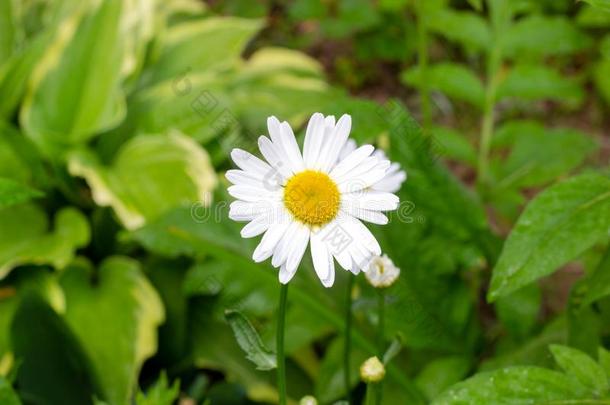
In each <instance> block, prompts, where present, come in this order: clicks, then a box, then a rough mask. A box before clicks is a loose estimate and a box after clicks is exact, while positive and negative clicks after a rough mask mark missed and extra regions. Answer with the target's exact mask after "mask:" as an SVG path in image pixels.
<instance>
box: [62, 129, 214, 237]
mask: <svg viewBox="0 0 610 405" xmlns="http://www.w3.org/2000/svg"><path fill="white" fill-rule="evenodd" d="M68 168H69V171H70V173H71V174H73V175H76V176H81V177H84V178H85V179H86V180H87V182H88V183H89V186H90V187H91V189H92V194H93V199H94V200H95V202H96V203H97V204H98V205H100V206H110V207H112V208H113V209H114V211H115V213H116V214H117V216H118V217H119V219H120V220H121V222H122V223H123V225H124V226H125V227H126V228H128V229H135V228H138V227H140V226H142V225H144V224H145V223H146V221H149V220H151V219H154V218H156V217H158V216H159V215H161V214H162V213H164V212H166V211H167V210H169V209H171V208H174V207H176V206H180V205H187V204H189V203H190V205H192V206H193V207H196V205H195V204H199V205H201V207H203V206H205V205H208V204H210V202H211V191H212V189H213V188H214V187H215V186H216V174H215V173H214V169H213V168H212V166H211V165H210V161H209V158H208V155H207V152H206V151H205V150H204V149H203V148H201V146H199V145H198V144H197V143H196V142H194V141H193V140H192V139H191V138H188V137H186V136H184V135H182V134H180V133H177V132H172V133H171V134H169V135H167V136H165V135H140V136H137V137H135V138H133V139H131V140H129V141H128V142H127V143H125V144H124V145H123V146H122V147H121V149H120V151H119V152H118V155H117V156H116V157H115V159H114V162H113V164H112V165H111V166H110V167H104V166H101V165H100V164H99V163H98V161H97V159H96V158H95V156H93V155H92V154H90V153H88V152H86V151H79V152H75V153H73V154H71V155H70V157H69V163H68Z"/></svg>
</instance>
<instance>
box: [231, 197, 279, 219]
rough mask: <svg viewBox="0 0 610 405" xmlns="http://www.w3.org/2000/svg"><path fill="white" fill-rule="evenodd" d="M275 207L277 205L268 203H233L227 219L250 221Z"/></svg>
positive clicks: (238, 201)
mask: <svg viewBox="0 0 610 405" xmlns="http://www.w3.org/2000/svg"><path fill="white" fill-rule="evenodd" d="M276 207H277V203H273V202H270V201H261V202H254V203H253V202H246V201H240V200H237V201H233V202H232V203H231V206H230V208H229V218H231V219H232V220H234V221H251V220H253V219H254V218H256V217H258V216H259V215H260V214H262V213H265V212H267V211H270V210H272V209H274V208H276Z"/></svg>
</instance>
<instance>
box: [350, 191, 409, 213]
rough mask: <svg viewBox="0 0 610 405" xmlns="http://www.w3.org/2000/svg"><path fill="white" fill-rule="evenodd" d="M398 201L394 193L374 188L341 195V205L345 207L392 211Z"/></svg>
mask: <svg viewBox="0 0 610 405" xmlns="http://www.w3.org/2000/svg"><path fill="white" fill-rule="evenodd" d="M399 202H400V200H399V198H398V197H397V196H395V195H394V194H391V193H387V192H382V191H375V190H369V191H364V192H356V193H344V194H343V195H342V196H341V207H343V208H346V209H365V210H371V211H392V210H395V209H396V208H398V204H399Z"/></svg>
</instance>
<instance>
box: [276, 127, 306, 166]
mask: <svg viewBox="0 0 610 405" xmlns="http://www.w3.org/2000/svg"><path fill="white" fill-rule="evenodd" d="M281 133H282V142H283V145H284V150H285V152H286V156H287V158H288V164H289V165H290V168H291V169H292V172H293V173H298V172H300V171H302V170H303V169H305V163H304V162H303V156H301V151H300V150H299V145H298V144H297V138H296V137H295V136H294V132H292V128H291V127H290V124H288V123H287V122H286V121H284V122H282V124H281Z"/></svg>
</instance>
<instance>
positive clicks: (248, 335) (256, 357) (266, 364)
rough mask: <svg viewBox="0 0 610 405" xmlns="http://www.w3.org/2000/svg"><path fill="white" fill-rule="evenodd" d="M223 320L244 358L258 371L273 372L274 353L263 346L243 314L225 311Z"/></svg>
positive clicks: (275, 365) (274, 364) (275, 362)
mask: <svg viewBox="0 0 610 405" xmlns="http://www.w3.org/2000/svg"><path fill="white" fill-rule="evenodd" d="M225 319H226V320H227V322H228V323H229V325H230V326H231V329H233V333H234V334H235V339H237V343H238V344H239V347H241V348H242V349H243V350H244V352H246V358H248V360H250V361H252V362H253V363H254V364H256V368H257V369H258V370H273V369H274V368H276V367H277V360H276V358H275V353H273V352H272V351H271V349H269V348H268V347H266V346H265V345H264V343H263V341H262V340H261V338H260V336H259V335H258V332H257V331H256V329H254V326H252V324H251V323H250V321H249V320H248V318H246V316H245V315H244V314H242V313H241V312H239V311H236V310H226V311H225Z"/></svg>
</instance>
